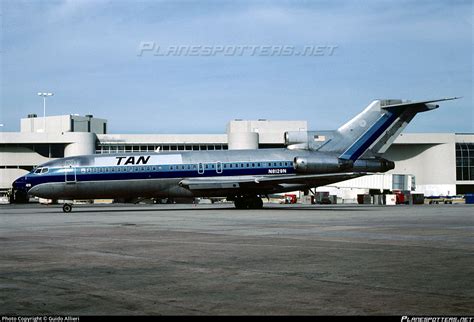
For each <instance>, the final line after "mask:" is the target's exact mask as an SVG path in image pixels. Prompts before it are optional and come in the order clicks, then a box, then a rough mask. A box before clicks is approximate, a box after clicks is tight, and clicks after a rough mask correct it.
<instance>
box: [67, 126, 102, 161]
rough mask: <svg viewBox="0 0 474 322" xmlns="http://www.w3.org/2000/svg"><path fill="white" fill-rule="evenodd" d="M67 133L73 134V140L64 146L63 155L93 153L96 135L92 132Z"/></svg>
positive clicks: (71, 155)
mask: <svg viewBox="0 0 474 322" xmlns="http://www.w3.org/2000/svg"><path fill="white" fill-rule="evenodd" d="M68 134H70V135H74V142H72V143H69V144H68V145H66V147H65V148H64V156H65V157H73V156H77V155H86V154H94V153H95V142H96V135H95V134H94V133H87V132H74V133H68Z"/></svg>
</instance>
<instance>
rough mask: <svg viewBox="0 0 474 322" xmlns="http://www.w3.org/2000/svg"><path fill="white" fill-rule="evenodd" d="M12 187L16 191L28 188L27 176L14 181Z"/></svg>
mask: <svg viewBox="0 0 474 322" xmlns="http://www.w3.org/2000/svg"><path fill="white" fill-rule="evenodd" d="M12 186H13V188H15V189H24V188H26V178H25V176H23V177H19V178H18V179H16V180H15V181H13V184H12Z"/></svg>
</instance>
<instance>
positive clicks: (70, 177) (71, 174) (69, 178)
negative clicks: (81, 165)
mask: <svg viewBox="0 0 474 322" xmlns="http://www.w3.org/2000/svg"><path fill="white" fill-rule="evenodd" d="M64 181H65V182H66V183H76V181H77V176H76V167H75V166H74V162H73V161H66V164H65V165H64Z"/></svg>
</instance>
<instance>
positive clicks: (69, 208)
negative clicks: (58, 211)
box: [63, 203, 72, 213]
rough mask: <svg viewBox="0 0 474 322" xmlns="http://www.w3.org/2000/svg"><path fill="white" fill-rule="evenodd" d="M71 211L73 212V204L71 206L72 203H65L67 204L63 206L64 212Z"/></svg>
mask: <svg viewBox="0 0 474 322" xmlns="http://www.w3.org/2000/svg"><path fill="white" fill-rule="evenodd" d="M71 210H72V204H70V203H65V204H64V205H63V212H65V213H69V212H71Z"/></svg>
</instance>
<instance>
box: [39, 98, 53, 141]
mask: <svg viewBox="0 0 474 322" xmlns="http://www.w3.org/2000/svg"><path fill="white" fill-rule="evenodd" d="M53 95H54V93H38V96H42V97H43V132H45V133H46V97H48V96H53Z"/></svg>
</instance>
